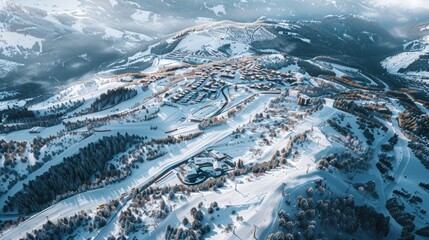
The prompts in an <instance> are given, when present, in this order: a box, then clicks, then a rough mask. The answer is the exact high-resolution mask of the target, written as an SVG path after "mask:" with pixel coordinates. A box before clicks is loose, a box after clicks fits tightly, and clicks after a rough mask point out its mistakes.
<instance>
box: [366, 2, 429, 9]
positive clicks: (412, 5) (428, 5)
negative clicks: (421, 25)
mask: <svg viewBox="0 0 429 240" xmlns="http://www.w3.org/2000/svg"><path fill="white" fill-rule="evenodd" d="M369 1H370V3H371V4H373V6H376V7H383V8H395V9H402V10H415V11H427V10H429V2H428V0H406V1H403V0H369Z"/></svg>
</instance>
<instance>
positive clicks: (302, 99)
mask: <svg viewBox="0 0 429 240" xmlns="http://www.w3.org/2000/svg"><path fill="white" fill-rule="evenodd" d="M310 100H311V99H310V97H309V96H307V95H305V94H300V95H299V98H298V104H299V105H301V106H307V105H308V104H310Z"/></svg>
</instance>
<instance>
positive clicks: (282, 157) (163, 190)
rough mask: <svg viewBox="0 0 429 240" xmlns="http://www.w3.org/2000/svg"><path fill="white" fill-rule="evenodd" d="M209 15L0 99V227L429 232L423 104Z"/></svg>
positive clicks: (219, 234) (93, 235) (11, 235)
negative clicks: (62, 80)
mask: <svg viewBox="0 0 429 240" xmlns="http://www.w3.org/2000/svg"><path fill="white" fill-rule="evenodd" d="M284 25H285V24H283V25H282V26H284ZM289 27H290V28H291V29H294V28H297V27H293V26H289ZM207 28H208V29H209V30H204V29H200V28H196V29H193V30H192V31H188V32H180V33H178V35H177V36H174V37H172V38H170V39H167V40H166V41H164V42H162V43H159V44H155V45H152V46H150V47H149V49H148V50H146V51H142V52H139V53H137V54H136V55H134V56H132V57H129V58H128V59H127V62H126V63H125V62H118V63H117V64H115V67H116V68H117V69H120V68H123V69H122V73H113V72H109V71H105V72H101V73H99V74H96V75H94V76H91V77H89V78H87V79H85V80H81V81H74V82H72V83H70V84H69V85H67V86H64V87H62V88H59V89H58V90H57V91H56V92H55V94H53V95H49V94H47V95H42V96H39V97H34V98H27V99H23V100H19V101H18V100H14V99H13V93H11V94H12V97H11V96H5V97H4V98H2V99H3V100H1V102H0V109H1V115H0V116H1V117H2V118H1V121H2V122H1V125H0V172H1V184H0V206H1V208H0V239H7V240H9V239H11V240H17V239H29V240H30V239H31V240H33V239H109V240H113V239H168V240H170V239H171V240H172V239H234V240H235V239H243V240H244V239H271V240H283V239H295V240H298V239H306V240H310V239H424V238H427V237H429V213H428V212H427V211H429V207H428V206H429V205H428V204H429V179H428V177H427V176H428V175H429V147H428V146H429V139H428V137H429V116H428V112H429V110H428V107H429V102H425V101H422V100H419V98H418V96H417V95H413V93H414V92H413V91H412V90H410V89H403V90H402V91H398V90H393V89H390V87H389V86H388V85H386V84H385V83H384V82H382V81H381V80H380V79H379V78H378V77H375V76H373V75H371V74H370V73H368V72H366V71H362V70H359V69H356V68H352V67H348V66H345V65H344V64H342V62H341V61H339V60H335V59H333V58H328V57H326V58H323V57H320V58H312V59H306V60H304V59H301V58H297V57H293V56H291V55H288V54H283V53H278V52H277V51H275V50H265V51H262V50H261V51H258V50H256V49H253V50H252V49H251V47H250V45H249V44H250V41H256V40H255V39H257V40H258V41H271V40H273V39H275V38H276V36H275V35H273V34H272V31H268V30H267V29H266V28H265V27H264V25H263V24H262V23H261V25H255V26H254V25H249V26H247V25H246V26H241V25H239V26H227V27H224V26H218V25H213V26H209V27H207ZM225 29H228V31H226V32H225V31H224V30H225ZM249 32H251V33H252V34H251V36H252V38H250V37H249V38H245V36H247V37H248V36H249ZM220 33H222V34H220ZM228 34H229V35H228ZM240 34H241V35H240ZM246 34H247V35H246ZM233 35H234V36H235V38H234V39H232V36H233ZM238 36H242V38H241V40H240V41H239V40H237V39H238ZM293 36H295V35H293ZM213 39H215V40H213ZM231 39H232V40H231ZM308 41H309V40H308ZM160 49H161V50H162V49H169V50H168V52H166V53H160V52H159V51H160ZM156 51H158V53H157V54H156V55H155V54H154V52H156ZM255 52H256V53H255ZM148 59H151V61H150V63H151V65H150V66H149V67H148V68H147V69H146V70H144V71H140V72H132V71H127V67H126V65H127V64H135V63H137V62H140V63H142V64H143V62H145V61H147V60H148ZM145 63H147V62H145ZM356 236H359V237H358V238H357V237H356Z"/></svg>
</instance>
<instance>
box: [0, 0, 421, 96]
mask: <svg viewBox="0 0 429 240" xmlns="http://www.w3.org/2000/svg"><path fill="white" fill-rule="evenodd" d="M410 12H413V13H414V16H415V17H414V18H413V19H408V20H407V21H404V20H401V21H403V22H401V24H398V21H399V20H398V19H400V17H398V14H399V15H401V14H403V15H404V16H405V15H406V14H409V13H410ZM383 13H390V14H383ZM331 15H332V16H331ZM333 15H340V16H342V17H336V16H333ZM358 16H364V17H358ZM422 16H423V15H422ZM258 19H260V20H261V21H259V22H263V24H264V25H267V24H268V22H269V21H271V23H270V26H266V28H267V30H268V31H269V32H270V33H271V34H274V36H275V39H271V40H269V41H253V42H252V43H251V44H250V45H251V47H252V48H254V49H265V48H272V49H276V50H278V51H282V52H287V53H290V54H293V55H299V56H308V57H310V56H317V55H339V56H344V55H347V56H352V57H362V56H367V54H369V53H370V54H371V55H385V56H386V57H387V56H389V55H393V54H394V53H397V52H398V51H399V50H398V44H399V40H397V39H395V37H392V35H390V34H389V32H390V33H392V32H395V31H399V32H401V33H404V32H405V33H406V35H407V34H408V35H410V36H412V37H415V38H421V37H423V36H422V33H424V32H425V31H426V30H424V31H421V32H418V31H416V27H415V26H421V25H422V24H423V23H424V18H420V15H419V11H418V10H413V9H409V10H403V11H397V9H396V8H393V7H391V8H389V7H385V6H382V5H374V4H373V2H372V1H370V0H362V1H359V2H357V1H352V0H346V1H338V2H337V1H332V0H291V1H286V2H285V1H281V0H274V1H263V0H233V1H226V0H211V1H204V2H203V1H192V0H180V1H179V0H165V1H150V0H144V1H136V0H134V1H131V0H110V1H107V0H103V1H101V0H99V1H88V0H71V1H67V3H61V4H59V3H57V2H56V1H53V0H41V1H29V0H14V1H12V0H5V1H2V2H1V3H0V89H4V90H5V89H10V88H16V87H17V86H24V88H23V89H24V90H26V89H27V90H28V89H29V87H30V89H31V90H32V91H34V88H35V87H38V86H42V87H43V86H51V85H52V84H53V83H54V84H55V83H61V84H62V83H64V82H65V81H71V80H75V79H80V78H82V77H84V76H86V75H88V74H89V75H92V74H94V73H97V72H100V71H105V70H109V68H110V67H112V66H113V67H115V66H116V67H117V66H118V65H121V64H118V62H122V63H127V61H128V60H127V59H128V58H129V57H131V56H135V54H138V53H139V52H144V51H146V50H147V49H148V47H149V46H153V45H156V44H158V43H159V42H162V41H163V40H164V39H165V38H166V37H167V38H169V36H170V34H173V33H175V32H178V31H180V30H182V29H185V28H188V27H192V26H196V25H198V24H207V23H212V22H214V21H223V20H230V21H238V22H254V21H255V20H258ZM369 19H371V20H369ZM262 20H263V21H262ZM282 20H288V21H289V23H288V24H292V25H294V26H296V29H294V30H293V31H289V30H288V29H284V23H285V22H284V21H282ZM372 20H374V21H376V22H377V23H379V24H380V25H379V24H377V23H375V22H372ZM426 20H427V19H426ZM282 22H283V23H282ZM282 24H283V25H282ZM393 26H394V27H393ZM383 27H384V28H387V29H388V30H389V31H386V30H384V29H383ZM398 29H399V30H398ZM420 29H421V28H420ZM281 32H283V33H286V34H282V33H281ZM290 33H293V34H290ZM294 34H297V35H294ZM408 40H413V39H408ZM291 46H293V47H291ZM160 47H161V48H162V45H160ZM170 47H171V46H170ZM167 50H168V49H167ZM122 65H123V64H122ZM128 67H130V65H128ZM132 67H135V68H133V69H132V70H134V71H135V70H139V68H140V70H141V69H142V68H144V67H147V64H143V65H140V66H132Z"/></svg>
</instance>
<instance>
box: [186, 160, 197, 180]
mask: <svg viewBox="0 0 429 240" xmlns="http://www.w3.org/2000/svg"><path fill="white" fill-rule="evenodd" d="M197 169H198V167H197V166H196V165H195V164H194V163H188V164H187V165H186V167H185V172H186V179H187V180H189V181H195V179H197V178H198V176H199V175H198V170H197Z"/></svg>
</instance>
